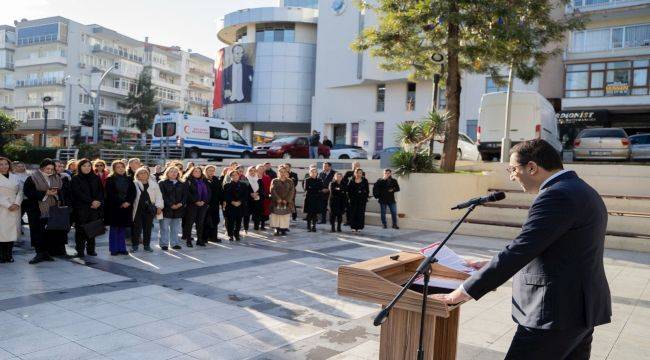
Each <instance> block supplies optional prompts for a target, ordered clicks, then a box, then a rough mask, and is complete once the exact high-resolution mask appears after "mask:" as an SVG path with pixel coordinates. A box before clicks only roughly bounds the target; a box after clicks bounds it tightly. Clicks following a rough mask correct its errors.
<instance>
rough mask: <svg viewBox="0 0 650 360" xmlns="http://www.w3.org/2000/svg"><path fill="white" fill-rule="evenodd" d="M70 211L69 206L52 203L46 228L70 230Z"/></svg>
mask: <svg viewBox="0 0 650 360" xmlns="http://www.w3.org/2000/svg"><path fill="white" fill-rule="evenodd" d="M70 212H71V209H70V208H69V207H67V206H58V205H52V206H50V209H49V210H48V214H49V217H48V218H47V225H46V227H45V229H46V230H63V231H69V230H70Z"/></svg>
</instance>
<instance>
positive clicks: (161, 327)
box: [124, 320, 188, 340]
mask: <svg viewBox="0 0 650 360" xmlns="http://www.w3.org/2000/svg"><path fill="white" fill-rule="evenodd" d="M187 330H188V329H187V328H186V327H183V326H180V325H177V324H174V323H171V322H169V321H166V320H158V321H155V322H150V323H146V324H142V325H138V326H134V327H130V328H126V329H124V331H126V332H128V333H130V334H134V335H136V336H138V337H141V338H143V339H147V340H156V339H161V338H164V337H168V336H172V335H175V334H179V333H183V332H186V331H187Z"/></svg>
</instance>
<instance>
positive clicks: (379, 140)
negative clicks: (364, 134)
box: [375, 122, 384, 150]
mask: <svg viewBox="0 0 650 360" xmlns="http://www.w3.org/2000/svg"><path fill="white" fill-rule="evenodd" d="M383 148H384V123H383V122H378V123H375V150H382V149H383Z"/></svg>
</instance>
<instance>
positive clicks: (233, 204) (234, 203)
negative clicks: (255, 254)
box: [223, 170, 248, 241]
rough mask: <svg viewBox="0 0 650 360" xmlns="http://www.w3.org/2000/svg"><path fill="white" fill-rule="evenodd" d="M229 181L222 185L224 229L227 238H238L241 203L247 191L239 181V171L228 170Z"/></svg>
mask: <svg viewBox="0 0 650 360" xmlns="http://www.w3.org/2000/svg"><path fill="white" fill-rule="evenodd" d="M227 176H228V177H229V178H230V182H228V183H226V184H225V185H224V186H223V199H224V202H225V203H226V205H225V207H224V211H223V216H224V217H225V218H226V230H227V231H228V240H230V241H233V240H237V241H239V240H240V237H239V230H240V229H241V221H242V218H243V215H244V214H243V209H242V203H243V202H244V201H246V196H247V194H248V192H247V191H246V188H245V187H244V184H242V183H241V182H240V181H239V172H238V171H237V170H230V172H229V173H228V175H227Z"/></svg>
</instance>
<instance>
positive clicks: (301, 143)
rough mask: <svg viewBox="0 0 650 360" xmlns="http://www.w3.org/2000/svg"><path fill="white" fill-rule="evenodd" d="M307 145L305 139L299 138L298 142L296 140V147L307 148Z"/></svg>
mask: <svg viewBox="0 0 650 360" xmlns="http://www.w3.org/2000/svg"><path fill="white" fill-rule="evenodd" d="M307 144H308V143H307V138H302V137H301V138H298V140H296V146H307Z"/></svg>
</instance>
